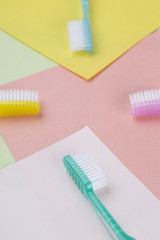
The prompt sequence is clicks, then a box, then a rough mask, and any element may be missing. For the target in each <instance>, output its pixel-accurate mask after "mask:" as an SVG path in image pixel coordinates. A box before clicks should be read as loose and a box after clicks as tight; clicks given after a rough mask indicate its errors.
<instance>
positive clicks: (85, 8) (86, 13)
mask: <svg viewBox="0 0 160 240" xmlns="http://www.w3.org/2000/svg"><path fill="white" fill-rule="evenodd" d="M82 8H83V17H84V18H88V19H89V9H88V0H82Z"/></svg>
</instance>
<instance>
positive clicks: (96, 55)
mask: <svg viewBox="0 0 160 240" xmlns="http://www.w3.org/2000/svg"><path fill="white" fill-rule="evenodd" d="M89 7H90V20H91V29H92V36H93V46H94V50H93V53H91V54H87V53H85V52H81V53H71V52H70V50H69V46H68V34H67V22H68V21H70V20H82V6H81V0H77V1H75V0H68V1H66V0H62V1H55V0H46V1H37V0H23V1H21V0H5V1H1V7H0V27H1V28H2V29H3V30H5V31H6V32H8V33H9V34H10V35H12V36H14V37H15V38H16V39H18V40H20V41H22V42H24V43H25V44H27V45H28V46H30V47H31V48H33V49H35V50H37V51H38V52H40V53H42V54H43V55H45V56H46V57H48V58H50V59H51V60H53V61H55V62H56V63H58V64H60V65H62V66H64V67H65V68H68V69H69V70H71V71H73V72H74V73H76V74H78V75H80V76H82V77H84V78H86V79H89V78H91V77H93V76H94V75H96V74H97V73H98V72H100V71H101V70H102V69H103V68H105V67H106V66H108V65H109V64H110V63H111V62H113V61H114V60H115V59H117V58H118V57H119V56H120V55H122V54H123V53H124V52H125V51H127V50H128V49H129V48H131V47H132V46H133V45H134V44H135V43H137V42H138V41H139V40H141V39H142V38H143V37H145V36H146V35H148V34H149V33H151V32H152V31H154V30H156V29H157V28H158V27H159V26H160V14H159V9H160V1H159V0H152V1H151V0H141V1H140V0H134V1H131V0H121V1H119V0H112V1H111V0H99V1H97V0H89Z"/></svg>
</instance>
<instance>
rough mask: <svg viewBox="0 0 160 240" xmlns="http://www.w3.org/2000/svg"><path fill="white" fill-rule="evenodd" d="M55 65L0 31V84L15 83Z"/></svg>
mask: <svg viewBox="0 0 160 240" xmlns="http://www.w3.org/2000/svg"><path fill="white" fill-rule="evenodd" d="M56 65H57V64H55V63H54V62H53V61H50V60H49V59H48V58H45V57H44V56H42V55H41V54H39V53H37V52H36V51H34V50H33V49H31V48H29V47H27V46H26V45H24V44H23V43H21V42H19V41H17V40H16V39H15V38H13V37H11V36H9V35H8V34H7V33H5V32H3V31H1V30H0V84H4V83H7V82H12V81H15V80H17V79H19V78H22V77H26V76H29V75H31V74H33V73H37V72H40V71H43V70H45V69H48V68H51V67H54V66H56Z"/></svg>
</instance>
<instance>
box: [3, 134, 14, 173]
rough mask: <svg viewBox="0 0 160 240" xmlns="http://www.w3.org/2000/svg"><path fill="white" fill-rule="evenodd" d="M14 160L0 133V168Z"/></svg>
mask: <svg viewBox="0 0 160 240" xmlns="http://www.w3.org/2000/svg"><path fill="white" fill-rule="evenodd" d="M14 162H15V160H14V158H13V156H12V154H11V153H10V151H9V149H8V147H7V145H6V143H5V142H4V140H3V138H2V136H1V135H0V169H1V168H4V167H7V166H8V165H10V164H12V163H14Z"/></svg>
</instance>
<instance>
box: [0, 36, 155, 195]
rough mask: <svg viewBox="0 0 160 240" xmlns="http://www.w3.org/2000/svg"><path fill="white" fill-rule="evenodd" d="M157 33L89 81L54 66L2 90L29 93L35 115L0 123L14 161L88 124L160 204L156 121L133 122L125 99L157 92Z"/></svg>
mask: <svg viewBox="0 0 160 240" xmlns="http://www.w3.org/2000/svg"><path fill="white" fill-rule="evenodd" d="M159 49H160V32H156V33H154V34H152V35H150V36H148V37H146V38H145V39H144V40H143V41H141V42H140V43H139V44H138V45H136V46H135V47H134V48H132V49H131V50H130V51H128V52H127V53H126V54H125V55H124V56H123V57H122V58H120V59H119V60H118V61H116V62H115V63H113V64H112V65H111V66H110V67H109V68H107V69H105V70H104V71H103V72H101V73H100V74H99V75H98V76H97V77H95V78H94V79H93V80H92V81H91V82H87V81H84V80H83V79H80V78H79V77H77V76H75V75H74V74H72V73H70V72H68V71H66V70H65V69H63V68H61V67H60V66H58V67H54V68H52V69H50V70H47V71H43V72H41V73H38V74H35V75H32V76H29V77H26V78H24V79H21V80H18V81H15V82H13V83H10V84H7V85H4V86H3V88H4V89H7V88H23V89H35V90H38V92H39V100H40V102H41V108H42V111H41V115H39V116H37V117H33V116H31V117H22V118H20V117H19V118H18V117H17V118H5V119H2V118H1V119H0V132H1V133H2V134H3V137H4V139H5V141H6V143H7V144H8V146H9V149H10V150H11V152H12V154H13V156H14V158H15V159H16V160H20V159H22V158H24V157H27V156H29V155H30V154H32V153H34V152H36V151H38V150H40V149H42V148H44V147H47V146H48V145H50V144H53V143H55V142H57V141H59V140H61V139H63V138H64V137H67V136H68V135H69V134H71V133H73V132H75V131H77V130H78V129H80V128H81V127H83V126H84V125H88V126H89V127H90V128H91V129H92V130H93V131H94V132H95V133H96V134H97V136H98V137H99V138H100V139H101V140H102V141H103V142H104V143H105V144H106V145H107V146H108V147H109V148H110V149H111V151H112V152H113V153H114V154H115V155H116V156H117V157H118V158H119V159H120V161H121V162H122V163H123V164H124V165H126V166H127V167H128V168H129V169H130V170H131V171H132V172H133V173H134V174H135V175H136V176H137V177H138V178H139V179H140V180H141V181H142V182H143V183H144V184H145V185H146V186H147V187H148V188H149V189H150V190H151V191H152V192H153V193H154V194H155V195H156V196H157V197H158V198H159V199H160V188H159V182H160V174H159V173H160V164H159V156H160V147H159V143H160V118H159V117H156V118H141V119H135V118H133V117H132V116H131V115H130V112H129V107H130V103H129V94H130V93H133V92H135V91H138V90H144V89H152V88H159V87H160V67H159V63H160V51H159Z"/></svg>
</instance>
